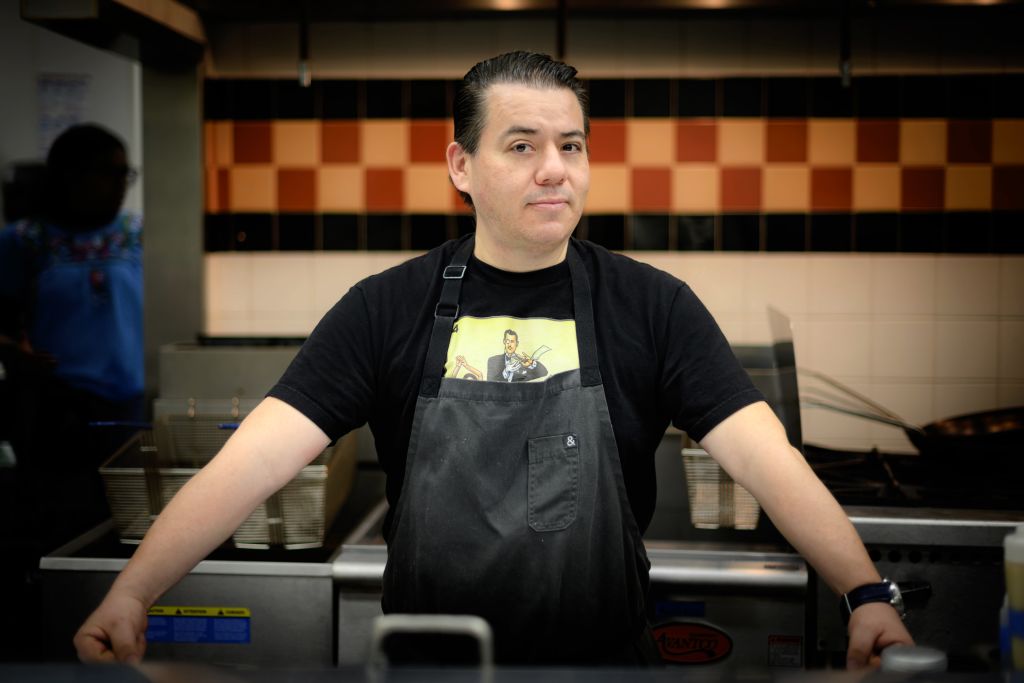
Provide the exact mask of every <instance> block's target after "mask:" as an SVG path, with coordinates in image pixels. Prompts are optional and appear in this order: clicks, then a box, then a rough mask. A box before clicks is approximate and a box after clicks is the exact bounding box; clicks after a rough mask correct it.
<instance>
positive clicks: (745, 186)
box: [720, 167, 761, 211]
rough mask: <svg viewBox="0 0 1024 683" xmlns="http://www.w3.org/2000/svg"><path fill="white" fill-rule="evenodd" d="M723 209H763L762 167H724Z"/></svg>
mask: <svg viewBox="0 0 1024 683" xmlns="http://www.w3.org/2000/svg"><path fill="white" fill-rule="evenodd" d="M720 172H721V187H722V207H721V209H722V211H760V210H761V169H760V168H742V167H732V168H722V169H720Z"/></svg>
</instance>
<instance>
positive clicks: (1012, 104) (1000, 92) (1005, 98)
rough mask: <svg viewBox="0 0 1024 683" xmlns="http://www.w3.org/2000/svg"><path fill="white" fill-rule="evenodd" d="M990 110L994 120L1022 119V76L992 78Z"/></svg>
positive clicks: (1023, 82)
mask: <svg viewBox="0 0 1024 683" xmlns="http://www.w3.org/2000/svg"><path fill="white" fill-rule="evenodd" d="M992 108H993V116H994V117H995V118H1000V119H1007V118H1024V74H1002V75H999V76H993V77H992Z"/></svg>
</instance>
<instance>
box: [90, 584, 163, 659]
mask: <svg viewBox="0 0 1024 683" xmlns="http://www.w3.org/2000/svg"><path fill="white" fill-rule="evenodd" d="M146 612H147V609H146V606H145V605H143V604H142V602H141V601H139V600H137V599H136V598H133V597H130V596H121V595H117V594H114V593H111V594H109V595H107V597H106V599H105V600H104V601H103V602H102V603H100V606H99V607H97V608H96V611H95V612H93V613H92V614H90V615H89V618H88V619H86V620H85V623H83V624H82V626H81V627H80V628H79V629H78V633H76V634H75V639H74V643H75V649H76V650H77V651H78V658H79V659H80V660H82V661H83V662H126V663H129V664H135V663H138V662H139V661H141V660H142V655H143V654H144V653H145V652H146V622H147V619H146Z"/></svg>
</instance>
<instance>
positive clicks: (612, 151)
mask: <svg viewBox="0 0 1024 683" xmlns="http://www.w3.org/2000/svg"><path fill="white" fill-rule="evenodd" d="M625 160H626V122H625V121H616V120H614V119H600V120H597V119H595V120H593V121H591V122H590V162H591V163H594V164H604V163H610V164H621V163H622V162H624V161H625Z"/></svg>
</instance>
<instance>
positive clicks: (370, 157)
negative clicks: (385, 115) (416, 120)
mask: <svg viewBox="0 0 1024 683" xmlns="http://www.w3.org/2000/svg"><path fill="white" fill-rule="evenodd" d="M360 125H361V126H362V131H361V140H360V146H359V150H360V151H359V159H360V160H361V161H362V162H363V163H364V164H366V165H367V166H404V165H405V164H407V163H409V120H408V119H399V120H393V119H364V120H363V121H360Z"/></svg>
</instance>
